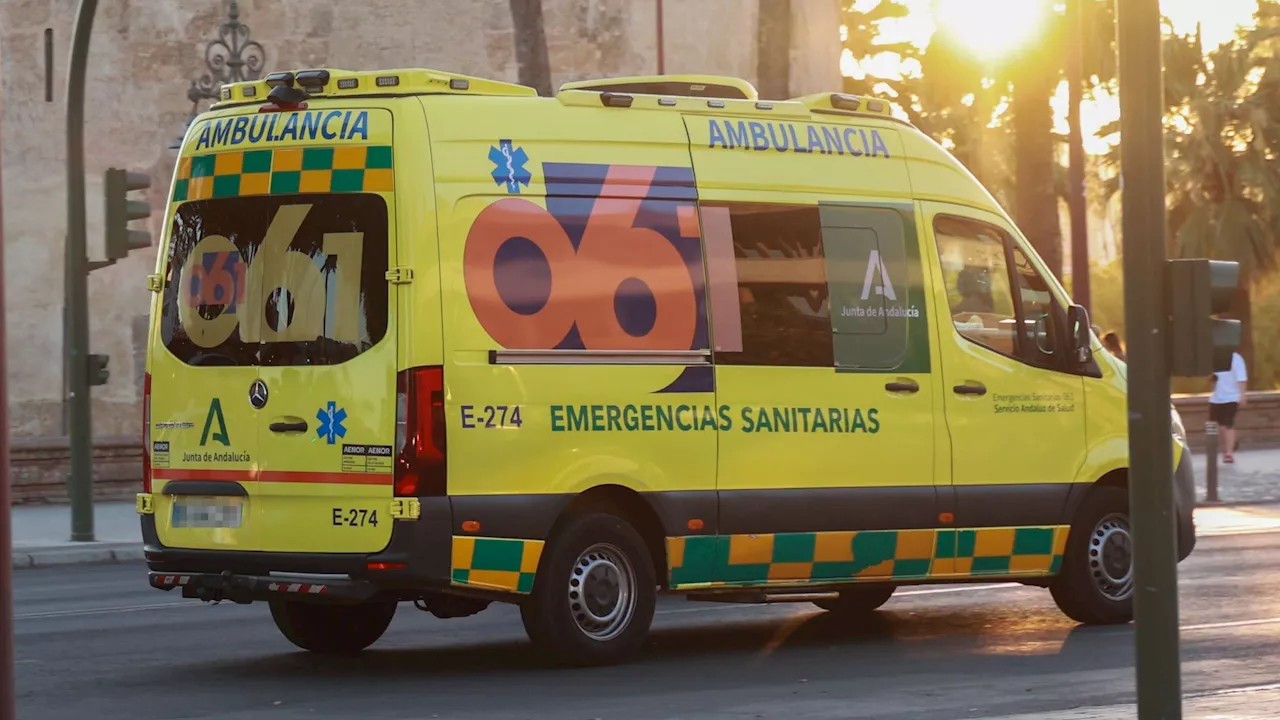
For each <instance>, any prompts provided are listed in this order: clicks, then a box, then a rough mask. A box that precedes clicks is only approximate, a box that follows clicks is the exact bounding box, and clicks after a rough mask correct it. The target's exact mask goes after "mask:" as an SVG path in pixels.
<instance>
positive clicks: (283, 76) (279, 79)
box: [266, 71, 293, 88]
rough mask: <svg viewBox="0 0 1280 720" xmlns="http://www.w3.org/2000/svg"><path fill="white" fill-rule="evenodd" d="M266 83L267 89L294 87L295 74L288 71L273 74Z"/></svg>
mask: <svg viewBox="0 0 1280 720" xmlns="http://www.w3.org/2000/svg"><path fill="white" fill-rule="evenodd" d="M266 83H267V87H271V88H273V87H279V86H280V85H293V73H291V72H288V71H285V72H273V73H271V74H270V75H268V76H267V80H266Z"/></svg>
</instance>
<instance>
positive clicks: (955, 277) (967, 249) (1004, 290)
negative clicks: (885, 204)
mask: <svg viewBox="0 0 1280 720" xmlns="http://www.w3.org/2000/svg"><path fill="white" fill-rule="evenodd" d="M934 235H935V236H936V237H937V241H938V253H939V256H940V257H941V260H942V276H943V279H944V281H945V282H946V286H947V300H948V302H949V303H950V305H951V319H952V322H953V323H955V326H956V331H957V332H959V333H960V335H961V336H963V337H965V338H966V339H968V340H971V341H973V342H975V343H977V344H979V345H982V346H983V347H986V348H989V349H991V350H994V351H996V352H998V353H1000V354H1001V355H1007V356H1008V357H1011V358H1016V359H1018V360H1021V361H1023V362H1025V363H1027V364H1028V365H1034V366H1037V367H1043V368H1049V369H1057V368H1058V367H1059V365H1060V358H1059V357H1058V354H1057V351H1056V350H1057V345H1058V330H1059V327H1060V323H1061V319H1060V318H1059V315H1060V314H1061V312H1060V310H1059V309H1058V305H1057V304H1056V303H1055V302H1054V298H1053V293H1052V292H1051V291H1050V290H1049V284H1048V283H1047V282H1046V281H1045V279H1044V277H1042V276H1041V275H1040V273H1039V271H1037V270H1036V267H1035V265H1033V264H1031V260H1030V258H1029V257H1028V256H1027V255H1026V253H1025V252H1023V250H1022V249H1021V248H1020V247H1018V246H1017V244H1016V243H1014V242H1013V240H1012V239H1011V238H1010V237H1009V236H1008V235H1007V234H1006V233H1005V232H1004V231H1003V230H1000V229H998V228H996V227H993V226H991V225H988V224H986V223H982V222H978V221H976V220H969V219H965V218H956V217H946V216H940V217H938V218H936V219H935V220H934Z"/></svg>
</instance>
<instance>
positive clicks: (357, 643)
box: [270, 599, 396, 655]
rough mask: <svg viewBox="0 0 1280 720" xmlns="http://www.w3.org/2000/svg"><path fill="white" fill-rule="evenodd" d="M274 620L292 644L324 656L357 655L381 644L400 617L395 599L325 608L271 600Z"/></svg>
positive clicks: (293, 601)
mask: <svg viewBox="0 0 1280 720" xmlns="http://www.w3.org/2000/svg"><path fill="white" fill-rule="evenodd" d="M270 605H271V619H272V620H275V621H276V627H278V628H280V632H281V633H283V634H284V636H285V638H287V639H288V640H289V642H291V643H293V644H294V645H297V646H298V647H300V648H302V649H303V650H310V651H311V652H313V653H319V654H322V655H354V654H355V653H358V652H360V651H361V650H364V649H365V648H367V647H369V646H370V645H372V644H374V643H375V642H377V641H378V638H380V637H382V633H384V632H386V631H387V626H388V625H390V624H391V618H393V617H395V614H396V602H395V601H394V600H385V601H371V602H365V603H361V604H359V605H336V604H334V605H322V604H318V603H307V602H302V601H299V600H286V599H279V600H271V601H270Z"/></svg>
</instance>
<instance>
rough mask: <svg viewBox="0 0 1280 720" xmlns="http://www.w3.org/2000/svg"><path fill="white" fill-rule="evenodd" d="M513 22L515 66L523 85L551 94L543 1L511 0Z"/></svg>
mask: <svg viewBox="0 0 1280 720" xmlns="http://www.w3.org/2000/svg"><path fill="white" fill-rule="evenodd" d="M511 24H512V27H513V28H514V29H515V38H516V66H517V68H518V69H517V72H518V73H519V78H520V84H521V85H527V86H529V87H531V88H534V89H536V90H537V91H538V94H539V95H547V96H549V95H551V61H550V60H548V58H547V32H546V29H545V28H544V27H543V25H542V0H511Z"/></svg>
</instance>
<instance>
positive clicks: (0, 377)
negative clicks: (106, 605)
mask: <svg viewBox="0 0 1280 720" xmlns="http://www.w3.org/2000/svg"><path fill="white" fill-rule="evenodd" d="M0 92H2V91H0ZM3 103H4V98H3V95H2V94H0V104H3ZM3 135H4V133H0V137H3ZM0 175H3V173H0ZM0 184H2V183H0ZM3 205H4V191H3V189H2V188H0V513H2V514H0V563H3V564H0V568H3V569H4V575H3V576H0V720H14V717H16V713H17V708H16V707H15V703H16V702H17V700H16V699H15V696H16V695H17V693H15V692H14V679H13V534H12V533H13V529H12V525H13V521H12V520H11V519H10V518H11V515H10V513H9V506H10V505H11V503H12V498H11V497H10V493H9V477H10V474H9V410H8V408H9V402H8V395H7V394H6V388H5V380H6V378H7V376H8V371H7V369H6V366H5V365H6V364H5V342H4V340H5V329H4V325H5V322H4V312H5V309H4V208H3Z"/></svg>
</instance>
